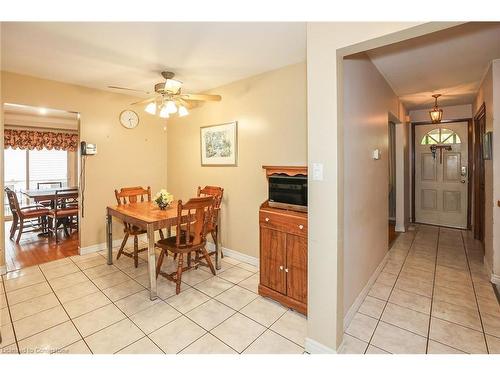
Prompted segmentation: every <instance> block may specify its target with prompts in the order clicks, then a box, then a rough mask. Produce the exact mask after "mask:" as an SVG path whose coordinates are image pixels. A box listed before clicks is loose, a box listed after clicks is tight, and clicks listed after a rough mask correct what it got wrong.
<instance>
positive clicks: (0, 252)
mask: <svg viewBox="0 0 500 375" xmlns="http://www.w3.org/2000/svg"><path fill="white" fill-rule="evenodd" d="M0 40H2V23H1V22H0ZM1 61H2V52H1V48H0V106H1V104H2V103H3V90H2V76H3V74H2V65H1V64H2V63H1ZM2 150H3V110H2V109H1V108H0V166H1V171H0V188H1V189H2V191H1V193H2V199H0V201H2V203H1V205H0V275H1V274H2V272H3V271H5V270H4V269H3V267H4V266H5V241H4V239H3V238H4V229H5V226H4V217H3V216H4V215H3V210H4V206H3V201H4V199H3V197H4V192H3V189H4V183H3V151H2Z"/></svg>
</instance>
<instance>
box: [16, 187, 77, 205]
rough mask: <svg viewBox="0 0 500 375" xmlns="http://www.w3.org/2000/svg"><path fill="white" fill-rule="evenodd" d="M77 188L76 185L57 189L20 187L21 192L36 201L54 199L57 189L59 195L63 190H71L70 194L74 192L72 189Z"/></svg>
mask: <svg viewBox="0 0 500 375" xmlns="http://www.w3.org/2000/svg"><path fill="white" fill-rule="evenodd" d="M75 189H78V187H76V186H75V187H65V188H57V189H41V190H38V189H27V190H23V189H21V194H24V195H26V196H27V197H28V198H31V199H33V200H34V201H35V202H36V203H39V202H43V201H54V200H55V199H56V191H59V194H58V195H59V196H62V195H63V194H64V192H62V191H64V190H68V191H71V190H73V191H71V193H70V194H74V190H75Z"/></svg>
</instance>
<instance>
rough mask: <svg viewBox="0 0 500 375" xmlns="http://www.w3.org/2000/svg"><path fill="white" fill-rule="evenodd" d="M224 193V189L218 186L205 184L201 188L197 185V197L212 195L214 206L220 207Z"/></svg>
mask: <svg viewBox="0 0 500 375" xmlns="http://www.w3.org/2000/svg"><path fill="white" fill-rule="evenodd" d="M223 195H224V189H223V188H221V187H219V186H205V187H204V188H203V189H202V188H201V186H198V197H207V196H212V197H214V200H215V204H214V206H215V208H220V205H221V203H222V196H223Z"/></svg>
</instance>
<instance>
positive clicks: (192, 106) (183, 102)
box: [177, 98, 196, 109]
mask: <svg viewBox="0 0 500 375" xmlns="http://www.w3.org/2000/svg"><path fill="white" fill-rule="evenodd" d="M177 101H178V102H179V104H181V105H183V106H184V107H186V108H187V109H193V108H194V107H196V103H191V102H186V101H185V100H183V99H181V98H179V99H177Z"/></svg>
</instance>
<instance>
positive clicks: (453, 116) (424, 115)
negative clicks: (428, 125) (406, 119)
mask: <svg viewBox="0 0 500 375" xmlns="http://www.w3.org/2000/svg"><path fill="white" fill-rule="evenodd" d="M438 104H439V103H438ZM431 107H432V105H429V109H430V108H431ZM441 108H442V109H443V120H458V119H465V118H471V117H472V104H464V105H452V106H446V107H441ZM429 109H417V110H412V111H410V118H411V121H412V122H430V118H429Z"/></svg>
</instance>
